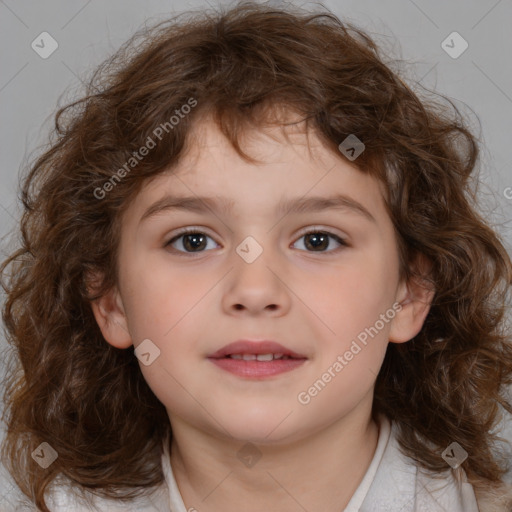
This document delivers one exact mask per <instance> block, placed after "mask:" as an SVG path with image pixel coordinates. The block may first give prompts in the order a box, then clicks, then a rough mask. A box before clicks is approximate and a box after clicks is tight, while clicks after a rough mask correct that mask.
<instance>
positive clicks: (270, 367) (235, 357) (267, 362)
mask: <svg viewBox="0 0 512 512" xmlns="http://www.w3.org/2000/svg"><path fill="white" fill-rule="evenodd" d="M208 359H209V360H210V361H212V362H213V363H214V364H215V365H216V366H217V367H219V368H221V369H222V370H225V371H228V372H230V373H232V374H234V375H237V376H239V377H244V378H249V379H256V380H260V379H264V378H267V377H270V376H273V375H278V374H280V373H284V372H288V371H290V370H293V369H295V368H298V367H299V366H301V365H303V364H304V363H305V362H306V361H307V359H308V358H307V356H305V355H303V354H299V353H297V352H294V351H292V350H290V349H288V348H286V347H284V346H283V345H281V344H279V343H276V342H273V341H259V342H251V341H245V340H240V341H236V342H234V343H230V344H229V345H226V346H225V347H223V348H221V349H220V350H218V351H217V352H215V353H213V354H211V355H210V356H208Z"/></svg>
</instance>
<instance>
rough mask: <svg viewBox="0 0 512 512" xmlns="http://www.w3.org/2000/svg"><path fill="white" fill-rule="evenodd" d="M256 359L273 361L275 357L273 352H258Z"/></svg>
mask: <svg viewBox="0 0 512 512" xmlns="http://www.w3.org/2000/svg"><path fill="white" fill-rule="evenodd" d="M256 359H257V360H258V361H272V359H274V356H273V355H272V354H258V355H257V356H256Z"/></svg>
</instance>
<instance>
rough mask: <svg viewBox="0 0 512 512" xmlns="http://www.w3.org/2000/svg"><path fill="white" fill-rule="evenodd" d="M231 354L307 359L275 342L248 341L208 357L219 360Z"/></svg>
mask: <svg viewBox="0 0 512 512" xmlns="http://www.w3.org/2000/svg"><path fill="white" fill-rule="evenodd" d="M233 354H256V355H259V354H283V355H285V356H289V357H295V358H297V359H307V357H306V356H305V355H303V354H299V353H297V352H294V351H293V350H290V349H289V348H286V347H284V346H283V345H281V344H280V343H277V342H275V341H268V340H264V341H249V340H238V341H234V342H233V343H229V344H228V345H225V346H224V347H222V348H221V349H219V350H217V352H214V353H213V354H210V355H209V356H208V357H209V358H212V359H220V358H222V357H226V356H229V355H233Z"/></svg>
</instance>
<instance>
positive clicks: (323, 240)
mask: <svg viewBox="0 0 512 512" xmlns="http://www.w3.org/2000/svg"><path fill="white" fill-rule="evenodd" d="M302 238H305V239H306V243H305V247H307V248H308V249H309V248H311V249H312V251H309V250H308V252H334V251H332V250H331V251H327V250H326V249H327V248H328V247H329V246H330V245H331V243H330V239H334V240H335V241H336V242H337V243H338V244H340V246H347V244H346V243H345V240H344V239H343V238H341V237H339V236H338V235H335V234H334V233H330V232H329V231H321V230H318V229H314V230H310V231H307V232H306V233H303V234H302V235H301V236H300V238H299V240H300V239H302ZM338 249H339V247H338Z"/></svg>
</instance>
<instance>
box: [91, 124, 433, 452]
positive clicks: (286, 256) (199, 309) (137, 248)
mask: <svg viewBox="0 0 512 512" xmlns="http://www.w3.org/2000/svg"><path fill="white" fill-rule="evenodd" d="M279 130H280V129H278V128H275V129H272V130H269V131H267V132H266V133H264V132H253V133H251V134H250V137H249V138H247V139H246V140H245V143H244V146H243V148H244V150H246V151H247V152H248V153H249V154H250V155H251V156H255V157H256V158H257V159H258V160H260V161H262V162H263V163H261V164H250V163H247V162H245V161H244V160H242V159H241V158H240V157H239V156H238V155H237V153H236V152H235V150H234V149H233V148H232V147H231V146H230V145H229V143H228V141H227V140H226V139H225V138H224V137H223V136H222V134H221V133H220V132H219V131H218V130H217V129H216V127H215V125H213V124H212V123H211V122H210V121H208V120H204V121H203V122H201V123H197V124H196V126H195V128H194V131H193V133H192V138H191V139H190V140H191V141H192V142H193V143H192V145H191V146H190V151H189V152H188V153H187V154H186V155H185V156H184V158H183V159H182V161H181V163H180V164H179V165H178V166H177V167H175V168H173V169H172V170H171V169H170V170H168V171H166V172H164V173H161V174H159V175H158V176H157V177H156V178H155V179H153V180H152V181H150V182H148V183H147V184H146V185H145V187H143V189H142V190H141V192H140V193H139V195H138V196H137V197H136V199H135V200H134V201H133V203H131V204H130V206H129V208H128V209H127V210H126V211H125V214H124V216H123V218H122V233H121V244H120V252H119V280H120V282H119V288H118V289H116V290H115V291H114V292H113V294H112V296H111V299H112V298H113V300H111V303H110V306H108V305H107V298H105V299H104V302H103V303H101V302H100V303H99V305H94V306H93V309H94V313H95V315H96V318H97V320H98V323H99V324H100V327H101V328H102V331H103V334H104V336H105V338H106V340H107V341H108V342H109V343H111V344H112V345H115V346H117V347H120V348H128V347H130V346H131V345H133V346H134V347H135V348H137V347H139V345H140V344H141V343H142V342H143V340H150V341H145V342H144V343H145V344H146V345H142V346H141V347H142V348H143V350H142V352H144V353H146V354H149V355H146V356H145V358H146V362H150V364H147V365H146V364H143V363H142V362H140V363H139V364H140V368H141V371H142V373H143V375H144V378H145V379H146V381H147V382H148V384H149V386H150V387H151V389H152V390H153V392H154V393H155V395H156V396H157V397H158V399H159V400H160V401H161V402H162V403H163V404H164V405H165V407H166V409H167V411H168V414H169V418H170V421H171V425H172V423H173V418H176V417H180V418H181V419H183V420H185V421H186V422H188V423H189V424H191V425H194V426H195V427H197V428H200V429H202V430H204V431H208V432H210V433H212V434H215V435H218V436H227V437H231V436H233V437H235V438H237V439H240V440H247V439H249V440H252V441H253V442H258V443H276V442H283V441H293V440H298V439H301V438H304V437H305V436H308V435H310V434H311V433H313V432H315V431H318V430H320V429H323V428H327V427H328V426H329V425H330V424H332V423H333V422H335V421H337V420H338V419H340V418H343V417H344V416H346V415H348V414H350V413H351V412H353V411H355V410H357V408H361V407H366V409H365V410H366V411H367V412H369V410H370V408H371V401H372V396H373V386H374V382H375V379H376V376H377V374H378V372H379V368H380V366H381V364H382V361H383V358H384V354H385V351H386V347H387V344H388V342H389V341H392V342H404V341H407V340H409V339H411V338H412V337H413V336H414V335H415V334H417V332H418V331H419V329H420V328H421V324H422V322H423V319H424V316H425V315H426V311H425V310H424V309H421V314H418V311H419V310H418V309H417V308H416V309H414V310H413V306H411V304H405V303H404V305H403V306H399V305H397V303H398V302H400V301H404V300H405V299H407V298H408V297H409V292H410V290H409V288H408V287H407V286H406V285H405V284H404V283H401V282H400V281H399V275H398V263H399V262H398V250H397V241H396V238H395V233H394V228H393V225H392V222H391V220H390V218H389V216H388V215H387V213H386V210H385V206H384V198H383V193H384V189H383V188H382V187H381V186H380V184H379V183H378V182H377V181H376V180H375V179H374V178H371V177H369V176H368V175H366V174H364V173H362V172H361V171H359V170H358V169H357V168H355V167H354V166H353V165H352V164H351V163H350V162H349V161H347V160H346V159H344V157H343V156H342V155H341V154H340V155H335V154H332V153H331V152H330V151H329V150H327V149H326V148H325V147H324V146H323V145H322V144H321V142H320V141H319V140H318V139H317V138H316V137H315V136H314V134H310V146H311V153H309V152H308V147H307V142H306V136H305V135H304V134H303V132H301V131H300V130H299V129H298V126H295V127H293V128H292V127H288V128H287V132H288V134H289V142H287V141H286V140H285V139H284V138H283V137H282V136H281V137H280V131H279ZM270 135H271V136H270ZM168 196H172V198H174V199H180V198H183V197H185V196H187V197H192V198H193V199H194V201H196V200H197V201H198V202H197V204H199V205H205V202H206V200H203V201H201V200H198V198H204V197H208V198H211V200H212V201H215V203H209V202H208V203H207V204H208V207H207V208H204V210H203V211H201V210H200V209H197V208H196V209H187V208H170V207H169V204H170V202H171V200H169V199H168V200H165V199H164V198H167V197H168ZM341 196H343V198H344V201H342V202H340V201H339V199H338V202H337V203H336V204H337V206H336V207H328V205H326V204H323V205H322V206H321V207H319V208H318V209H307V210H303V211H301V210H294V209H293V208H291V206H290V205H291V203H289V204H288V205H287V207H286V208H285V209H281V210H280V209H279V208H278V205H279V204H280V203H281V202H283V201H287V202H293V201H297V200H311V199H312V198H313V197H315V198H323V199H327V198H333V197H338V198H339V197H341ZM162 200H164V201H166V204H167V208H165V207H164V208H163V209H162V208H160V209H156V208H152V207H153V206H154V205H155V204H156V203H158V202H160V201H162ZM189 204H190V203H189ZM308 204H312V203H308ZM222 205H224V206H226V208H227V206H230V208H231V209H222V208H221V206H222ZM160 206H162V203H160ZM148 210H149V211H150V212H149V214H147V215H145V213H147V212H148ZM184 229H190V231H191V233H189V234H188V235H187V234H185V235H184V234H183V230H184ZM365 333H366V336H365ZM236 340H252V341H260V340H272V341H275V342H278V343H280V344H281V345H283V346H285V347H286V348H287V349H289V350H292V351H294V352H295V353H298V354H300V355H302V356H303V359H302V360H301V361H300V362H299V363H297V365H296V366H295V367H294V368H293V369H288V371H283V372H281V373H276V374H273V375H268V376H266V377H261V376H259V377H258V376H254V375H252V376H247V375H245V376H243V375H238V374H234V373H232V372H230V371H227V370H225V369H224V368H222V367H220V366H219V365H218V364H216V363H214V362H213V361H212V360H211V359H210V358H209V356H210V355H212V354H213V353H214V352H216V351H217V350H219V349H221V348H222V347H224V346H225V345H227V344H229V343H231V342H234V341H236ZM363 340H365V342H364V341H363ZM350 354H351V355H350ZM281 363H282V362H281ZM236 364H240V365H242V364H244V362H240V361H239V362H238V363H236ZM255 364H258V362H252V363H251V365H252V366H253V367H254V365H255ZM265 364H266V365H267V366H269V365H270V364H272V363H270V364H269V363H265ZM315 383H316V386H315Z"/></svg>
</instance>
